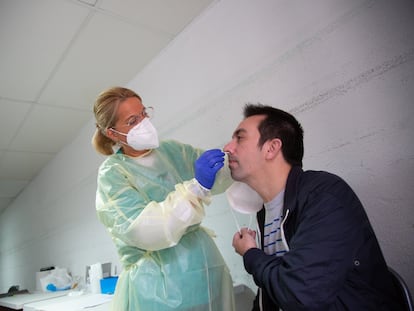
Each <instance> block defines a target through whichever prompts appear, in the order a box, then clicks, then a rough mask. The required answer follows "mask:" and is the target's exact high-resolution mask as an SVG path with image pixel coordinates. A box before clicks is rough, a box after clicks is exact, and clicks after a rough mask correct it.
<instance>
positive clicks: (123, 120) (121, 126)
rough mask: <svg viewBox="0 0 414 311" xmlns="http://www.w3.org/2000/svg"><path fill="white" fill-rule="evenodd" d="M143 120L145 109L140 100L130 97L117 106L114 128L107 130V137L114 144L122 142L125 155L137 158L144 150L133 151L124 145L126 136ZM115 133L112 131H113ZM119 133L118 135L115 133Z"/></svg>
mask: <svg viewBox="0 0 414 311" xmlns="http://www.w3.org/2000/svg"><path fill="white" fill-rule="evenodd" d="M144 118H145V107H144V105H143V104H142V102H141V100H140V99H139V98H137V97H130V98H127V99H126V100H124V101H123V102H121V103H120V104H119V106H118V111H117V113H116V119H117V121H116V122H115V124H114V126H113V127H112V128H110V129H108V130H107V134H108V137H109V138H111V139H112V140H113V141H115V142H117V143H118V142H120V141H121V142H123V143H124V144H122V149H123V151H124V153H125V154H127V155H130V156H138V155H140V154H143V153H145V152H146V150H139V151H138V150H135V149H133V148H131V147H130V146H128V145H126V143H127V141H126V136H125V135H122V134H120V133H123V134H127V133H128V132H129V131H130V130H131V129H132V128H133V127H134V126H135V125H137V124H138V123H140V122H141V121H142V120H143V119H144ZM113 129H114V130H115V131H114V130H113ZM117 132H119V133H117Z"/></svg>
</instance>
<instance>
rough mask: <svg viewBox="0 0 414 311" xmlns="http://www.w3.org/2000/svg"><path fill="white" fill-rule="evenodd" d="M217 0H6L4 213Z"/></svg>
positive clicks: (0, 197) (0, 83)
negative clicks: (118, 89) (111, 98)
mask: <svg viewBox="0 0 414 311" xmlns="http://www.w3.org/2000/svg"><path fill="white" fill-rule="evenodd" d="M212 1H213V0H122V1H119V0H36V1H27V0H0V44H1V48H0V111H1V113H0V132H1V135H0V213H1V212H2V211H3V210H4V209H5V208H6V207H7V206H8V205H10V204H11V203H12V201H13V200H14V198H15V197H16V196H17V195H18V194H19V193H20V192H21V191H22V190H23V189H24V188H25V186H26V185H28V183H29V182H30V181H31V180H32V179H33V178H34V177H35V176H36V174H37V173H38V172H39V171H40V170H41V169H42V167H44V166H45V165H46V164H47V163H48V162H49V161H50V160H51V159H52V158H53V157H54V156H55V155H56V154H57V153H58V152H59V151H60V150H61V149H62V148H63V147H64V146H65V145H66V144H68V143H69V142H71V141H72V140H73V139H74V138H75V137H76V135H77V133H78V131H79V129H80V128H81V127H83V126H84V125H85V124H86V123H87V122H88V121H90V120H91V118H92V117H93V115H92V106H93V102H94V99H95V98H96V96H97V94H98V93H100V92H101V91H102V90H104V89H105V88H107V87H110V86H113V85H126V84H127V83H128V82H129V81H130V80H132V78H133V77H134V76H135V75H136V74H137V73H138V72H139V71H140V70H141V69H142V68H143V67H144V66H145V65H146V64H147V63H149V62H150V61H151V60H152V59H153V58H154V57H155V56H156V55H157V54H158V53H159V52H160V51H161V50H162V49H163V48H165V47H166V46H167V45H168V43H169V42H171V40H172V39H173V38H174V37H175V36H176V35H177V34H178V33H180V32H181V31H182V30H183V28H184V27H185V26H186V25H188V24H189V23H190V22H191V21H192V20H193V19H194V17H196V16H197V15H199V14H200V12H201V11H202V10H204V9H205V8H206V7H207V6H208V5H209V4H210V3H211V2H212Z"/></svg>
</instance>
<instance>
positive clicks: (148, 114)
mask: <svg viewBox="0 0 414 311" xmlns="http://www.w3.org/2000/svg"><path fill="white" fill-rule="evenodd" d="M153 116H154V108H153V107H145V108H144V109H143V110H142V111H141V113H140V114H137V115H133V116H131V117H129V119H128V120H127V122H126V123H125V125H127V126H135V125H137V124H138V123H139V122H141V121H142V120H143V119H144V118H149V119H151V118H152V117H153Z"/></svg>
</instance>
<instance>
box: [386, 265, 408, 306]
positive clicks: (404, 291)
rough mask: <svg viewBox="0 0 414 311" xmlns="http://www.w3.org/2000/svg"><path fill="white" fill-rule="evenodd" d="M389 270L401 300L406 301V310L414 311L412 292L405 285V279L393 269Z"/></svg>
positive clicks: (389, 268)
mask: <svg viewBox="0 0 414 311" xmlns="http://www.w3.org/2000/svg"><path fill="white" fill-rule="evenodd" d="M388 270H389V271H390V272H391V276H392V278H393V281H394V283H395V284H396V285H397V287H398V289H399V291H400V296H401V300H402V301H404V304H405V310H406V311H413V310H414V309H413V298H412V297H411V293H410V290H409V288H408V286H407V284H406V283H405V281H404V279H403V278H402V277H401V275H399V274H398V273H397V271H395V270H394V269H393V268H391V267H388Z"/></svg>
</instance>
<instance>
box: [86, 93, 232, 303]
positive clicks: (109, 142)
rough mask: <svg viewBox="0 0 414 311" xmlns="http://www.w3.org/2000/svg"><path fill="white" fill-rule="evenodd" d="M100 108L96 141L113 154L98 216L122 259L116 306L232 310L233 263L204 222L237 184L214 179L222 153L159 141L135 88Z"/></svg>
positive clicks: (104, 172)
mask: <svg viewBox="0 0 414 311" xmlns="http://www.w3.org/2000/svg"><path fill="white" fill-rule="evenodd" d="M94 114H95V118H96V127H97V129H96V132H95V134H94V137H93V140H92V142H93V145H94V147H95V149H96V150H97V151H98V152H99V153H102V154H104V155H108V156H109V157H108V158H107V159H106V160H105V161H104V162H103V163H102V164H101V166H100V168H99V173H98V185H97V194H96V209H97V215H98V218H99V220H100V221H101V222H102V223H103V224H104V225H105V227H106V228H107V230H108V232H109V233H110V234H111V237H112V239H113V241H114V243H115V245H116V247H117V250H118V253H119V256H120V261H121V263H122V265H123V271H122V273H121V274H120V276H119V279H118V283H117V286H116V290H115V294H114V298H113V301H112V310H116V311H126V310H128V311H164V310H192V311H205V310H214V311H220V310H222V311H231V310H234V308H235V306H234V296H233V284H232V279H231V276H230V273H229V270H228V267H227V266H226V264H225V262H224V259H223V257H222V256H221V254H220V252H219V250H218V248H217V246H216V244H215V243H214V241H213V239H212V238H211V237H210V235H209V234H208V233H207V232H206V231H205V230H204V229H203V228H202V227H201V226H200V223H201V221H202V219H203V217H204V215H205V214H204V206H205V205H206V204H209V202H210V200H211V196H212V194H214V193H219V192H224V191H225V190H226V188H228V186H229V185H230V184H231V182H232V180H231V177H230V174H228V175H227V176H228V177H225V176H224V175H225V174H224V173H222V172H220V174H217V180H216V173H217V172H218V171H219V170H220V168H221V167H223V165H224V164H223V161H224V153H222V152H221V151H220V150H218V149H212V150H208V151H205V152H204V153H203V151H202V150H200V149H196V148H194V147H192V146H190V145H186V144H182V143H179V142H176V141H163V142H161V143H159V142H158V136H157V132H156V130H155V128H154V127H153V125H152V124H151V121H150V117H151V114H152V108H150V107H145V106H144V105H143V104H142V101H141V98H140V97H139V95H137V94H136V93H135V92H134V91H132V90H130V89H126V88H122V87H114V88H111V89H109V90H107V91H105V92H103V93H101V94H100V95H99V97H98V98H97V100H96V102H95V106H94ZM116 145H118V146H119V149H118V150H117V151H115V153H114V147H115V146H116ZM213 185H214V187H213Z"/></svg>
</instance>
